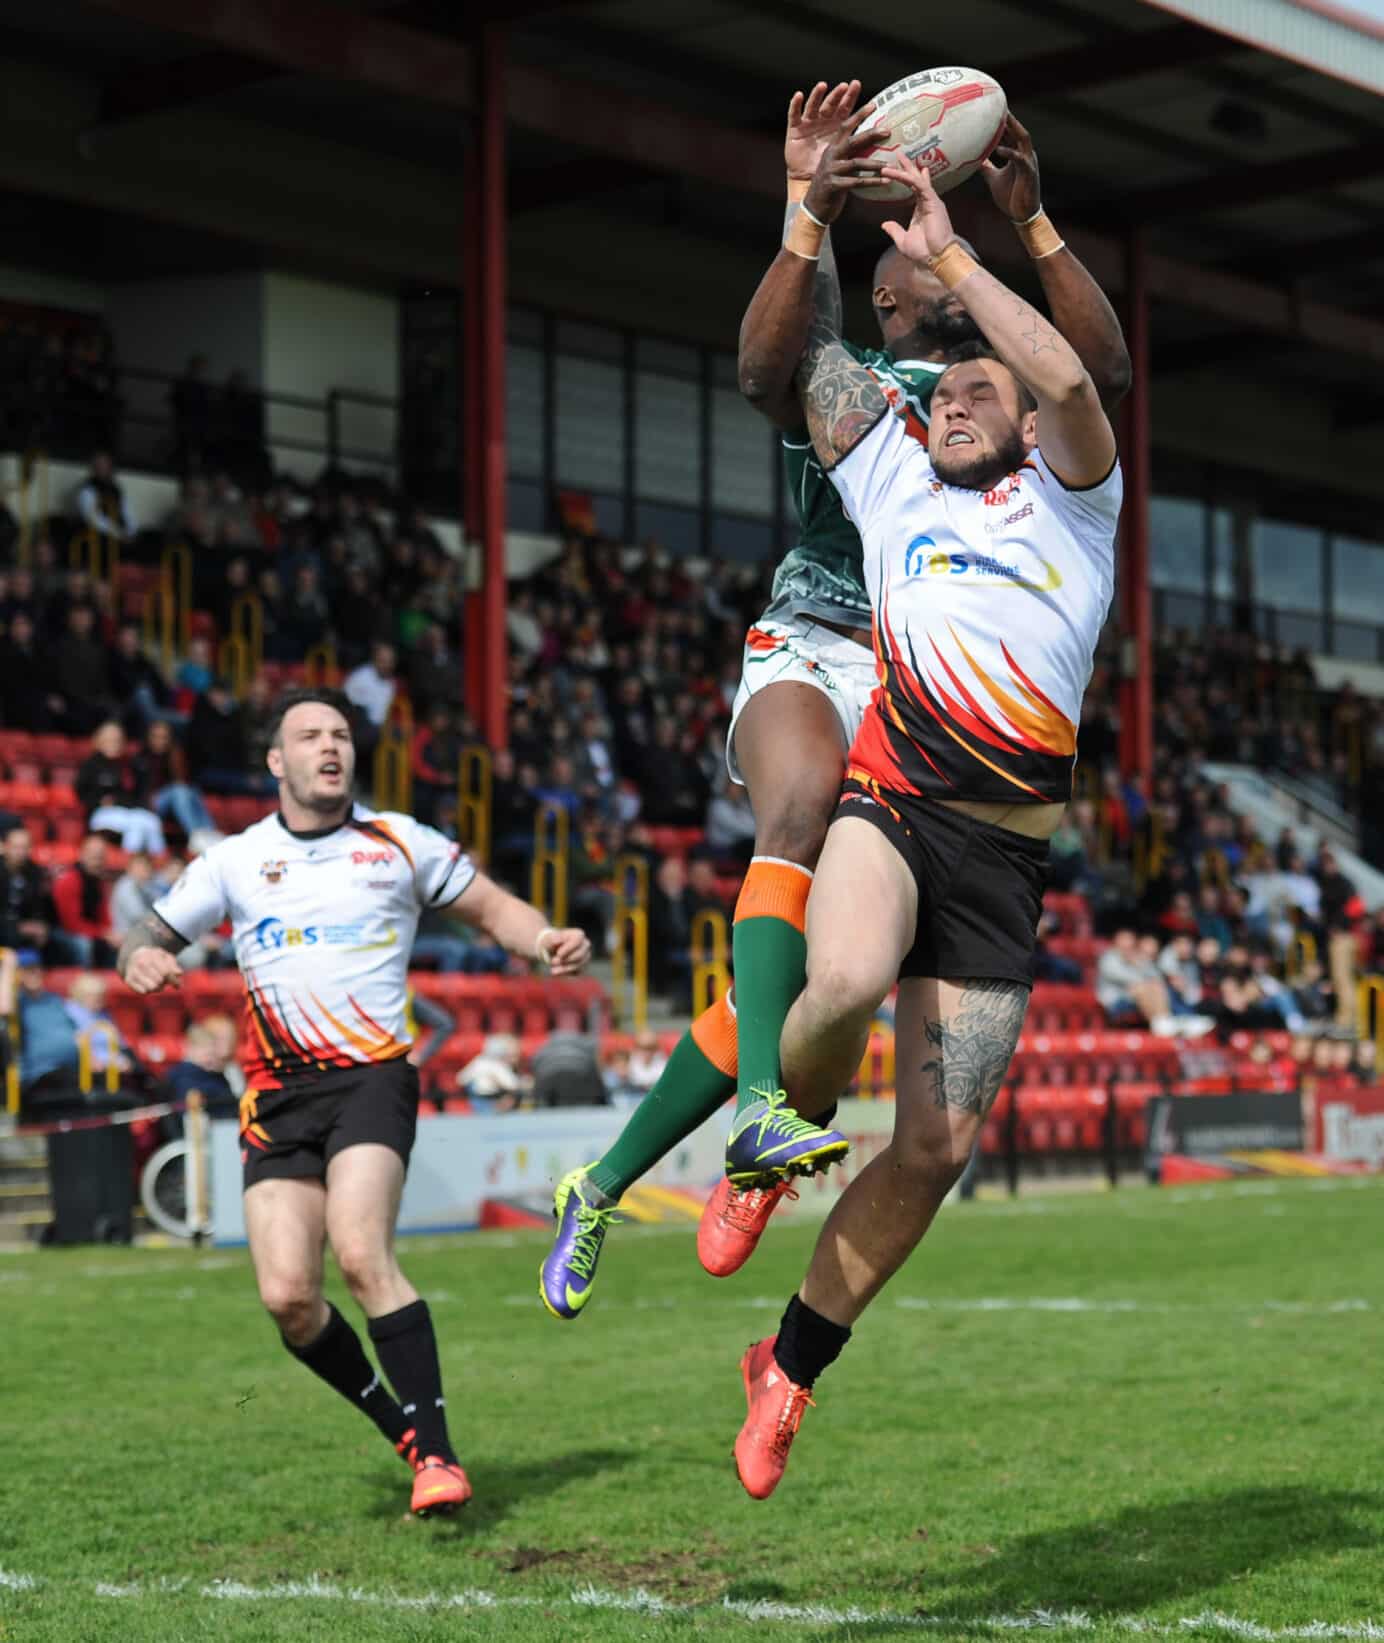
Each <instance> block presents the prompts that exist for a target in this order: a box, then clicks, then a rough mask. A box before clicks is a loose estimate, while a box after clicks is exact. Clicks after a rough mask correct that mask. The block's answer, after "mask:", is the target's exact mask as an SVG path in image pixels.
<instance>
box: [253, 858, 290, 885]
mask: <svg viewBox="0 0 1384 1643" xmlns="http://www.w3.org/2000/svg"><path fill="white" fill-rule="evenodd" d="M287 871H288V863H287V862H286V861H262V862H261V863H260V877H261V878H262V879H263V880H264V882H265V883H266V884H277V883H278V882H279V881H280V879H282V878H283V876H284V874H285V873H286V872H287Z"/></svg>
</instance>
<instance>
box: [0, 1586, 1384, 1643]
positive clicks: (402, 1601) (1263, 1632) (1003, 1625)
mask: <svg viewBox="0 0 1384 1643" xmlns="http://www.w3.org/2000/svg"><path fill="white" fill-rule="evenodd" d="M191 1587H192V1582H191V1581H190V1580H187V1579H177V1578H169V1577H167V1576H165V1577H164V1578H162V1579H160V1580H156V1581H150V1582H147V1583H143V1584H142V1583H140V1582H139V1581H132V1582H119V1583H117V1582H114V1581H105V1580H99V1581H94V1582H92V1583H91V1584H90V1585H88V1584H87V1583H86V1582H85V1581H74V1580H63V1581H53V1580H48V1579H45V1578H44V1577H42V1576H36V1575H22V1574H16V1573H14V1572H13V1571H12V1570H6V1569H0V1593H3V1592H37V1591H41V1590H44V1589H45V1588H51V1589H53V1590H57V1591H62V1590H73V1589H77V1590H84V1591H90V1592H91V1593H92V1595H94V1596H96V1597H103V1598H108V1599H111V1600H112V1601H116V1602H129V1601H130V1600H132V1599H133V1600H139V1599H146V1598H150V1597H160V1596H168V1595H173V1594H182V1595H184V1596H186V1595H187V1593H188V1591H189V1588H191ZM195 1590H196V1592H197V1595H199V1596H201V1597H206V1598H212V1599H215V1600H217V1601H226V1602H238V1601H242V1602H253V1603H295V1602H329V1603H356V1604H364V1605H368V1606H370V1607H373V1608H382V1609H402V1610H412V1611H414V1612H417V1611H420V1610H445V1609H452V1610H456V1609H530V1608H540V1607H541V1608H543V1609H552V1608H554V1607H557V1606H560V1605H562V1604H564V1603H565V1604H569V1605H571V1606H573V1607H575V1608H580V1609H600V1610H606V1611H622V1612H625V1613H635V1614H647V1615H692V1614H701V1615H709V1614H714V1613H717V1612H720V1613H724V1614H727V1615H734V1616H735V1617H736V1618H737V1619H738V1620H746V1621H750V1622H755V1621H759V1622H764V1621H777V1622H779V1623H780V1624H793V1623H795V1622H797V1623H802V1624H804V1625H810V1626H862V1625H888V1626H892V1627H895V1628H897V1629H899V1630H904V1629H907V1630H913V1631H920V1632H929V1631H932V1632H936V1631H942V1632H946V1631H956V1632H960V1633H962V1634H963V1635H965V1636H977V1635H980V1634H989V1633H999V1634H1001V1635H1002V1634H1003V1633H1005V1632H1078V1633H1081V1632H1093V1631H1096V1630H1097V1629H1103V1630H1107V1631H1108V1630H1111V1629H1115V1630H1118V1631H1126V1632H1131V1633H1134V1634H1136V1635H1138V1636H1144V1637H1188V1636H1196V1635H1198V1634H1200V1635H1204V1636H1212V1637H1234V1638H1247V1639H1250V1640H1251V1643H1287V1640H1290V1639H1297V1638H1303V1639H1322V1640H1327V1639H1336V1638H1339V1639H1342V1640H1356V1639H1358V1640H1360V1643H1384V1625H1378V1624H1376V1623H1375V1622H1373V1621H1370V1620H1358V1621H1350V1622H1344V1623H1338V1622H1334V1621H1328V1620H1309V1621H1306V1622H1304V1623H1303V1624H1301V1625H1298V1626H1263V1625H1260V1624H1259V1623H1258V1622H1257V1621H1254V1620H1244V1619H1242V1618H1241V1617H1240V1616H1239V1615H1228V1614H1221V1613H1220V1612H1219V1611H1218V1610H1214V1609H1207V1610H1203V1611H1202V1612H1201V1613H1200V1614H1195V1615H1185V1616H1182V1617H1181V1618H1179V1619H1176V1620H1151V1619H1145V1618H1144V1617H1143V1616H1142V1615H1102V1614H1095V1615H1091V1614H1087V1613H1085V1612H1084V1611H1082V1610H1080V1609H1028V1610H1026V1611H1024V1612H1023V1613H1021V1614H996V1615H969V1614H954V1615H948V1614H936V1615H920V1614H903V1613H899V1612H896V1611H893V1610H890V1609H862V1608H858V1607H855V1606H851V1607H847V1608H837V1607H836V1606H834V1605H831V1604H826V1603H777V1602H771V1601H769V1600H767V1599H756V1600H753V1601H745V1600H740V1599H736V1598H723V1599H722V1600H721V1602H719V1603H711V1602H708V1603H682V1602H675V1601H673V1600H671V1599H669V1598H663V1597H659V1596H658V1595H657V1593H655V1592H648V1591H645V1590H644V1589H643V1587H635V1588H634V1589H633V1590H632V1591H628V1592H613V1591H608V1590H606V1589H604V1588H603V1587H600V1586H590V1585H588V1586H577V1587H575V1588H573V1589H572V1591H570V1592H569V1593H568V1595H567V1596H566V1597H560V1596H559V1597H551V1596H541V1595H536V1594H535V1595H533V1596H530V1595H527V1594H524V1595H516V1596H513V1597H508V1596H500V1595H499V1594H497V1593H495V1592H487V1591H483V1590H480V1589H479V1588H476V1587H463V1588H462V1589H461V1590H459V1591H455V1592H425V1593H423V1594H421V1595H419V1596H414V1597H411V1596H409V1595H407V1594H406V1593H403V1592H392V1591H379V1592H376V1591H371V1590H369V1589H368V1588H367V1587H364V1586H342V1585H339V1584H338V1583H337V1582H336V1581H332V1580H324V1579H322V1577H321V1576H319V1575H309V1576H308V1577H307V1578H306V1579H304V1580H288V1581H275V1582H273V1583H271V1584H269V1585H265V1586H251V1585H249V1584H247V1583H246V1582H245V1581H241V1580H230V1579H225V1580H212V1581H208V1582H206V1583H204V1584H203V1585H201V1586H198V1587H196V1588H195Z"/></svg>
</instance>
